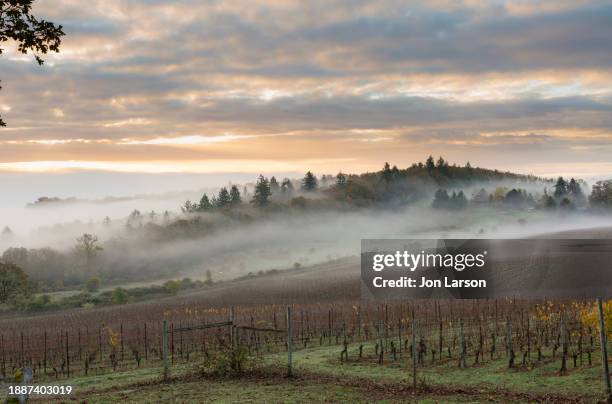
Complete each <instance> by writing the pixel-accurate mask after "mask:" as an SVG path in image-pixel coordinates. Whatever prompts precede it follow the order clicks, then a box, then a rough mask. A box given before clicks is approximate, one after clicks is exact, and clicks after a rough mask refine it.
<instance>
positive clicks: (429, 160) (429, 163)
mask: <svg viewBox="0 0 612 404" xmlns="http://www.w3.org/2000/svg"><path fill="white" fill-rule="evenodd" d="M435 167H436V166H435V165H434V158H433V156H432V155H430V156H429V157H427V161H426V162H425V168H427V170H429V171H431V170H433V169H434V168H435Z"/></svg>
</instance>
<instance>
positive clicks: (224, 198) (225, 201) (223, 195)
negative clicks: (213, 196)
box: [216, 187, 232, 208]
mask: <svg viewBox="0 0 612 404" xmlns="http://www.w3.org/2000/svg"><path fill="white" fill-rule="evenodd" d="M231 201H232V198H231V197H230V194H229V192H228V191H227V188H225V187H223V188H221V189H220V190H219V196H217V205H216V206H218V207H220V208H224V207H226V206H229V204H230V203H231Z"/></svg>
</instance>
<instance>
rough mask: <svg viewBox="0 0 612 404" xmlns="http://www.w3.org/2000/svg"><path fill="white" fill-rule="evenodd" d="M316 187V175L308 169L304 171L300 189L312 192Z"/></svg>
mask: <svg viewBox="0 0 612 404" xmlns="http://www.w3.org/2000/svg"><path fill="white" fill-rule="evenodd" d="M316 189H317V177H315V176H314V174H313V173H312V172H310V171H308V172H307V173H306V175H305V176H304V178H303V179H302V190H304V191H306V192H313V191H315V190H316Z"/></svg>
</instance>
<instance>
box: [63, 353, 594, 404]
mask: <svg viewBox="0 0 612 404" xmlns="http://www.w3.org/2000/svg"><path fill="white" fill-rule="evenodd" d="M357 347H358V344H352V345H351V346H350V347H349V361H348V362H346V363H343V362H340V360H339V356H340V350H341V348H340V347H339V346H322V347H318V346H317V347H312V348H308V349H303V350H299V351H297V352H295V353H294V356H293V358H294V369H295V374H296V377H295V378H292V379H287V378H285V377H284V376H283V375H282V371H279V369H284V366H285V365H286V353H277V354H270V355H266V356H264V357H263V359H262V360H261V361H258V362H257V363H258V367H259V373H256V374H254V375H253V374H251V375H247V376H244V377H239V378H231V377H228V378H215V377H205V378H201V377H200V376H194V375H195V374H196V372H195V369H196V368H195V367H194V364H193V363H192V364H189V365H175V366H173V367H172V368H171V376H172V378H171V380H170V381H169V382H162V379H161V369H160V368H159V367H149V368H141V369H136V370H131V371H126V372H118V373H111V374H106V375H95V376H87V377H85V376H81V377H75V378H72V379H69V380H62V381H61V382H59V383H61V384H70V385H72V386H73V387H74V389H75V392H76V395H75V396H74V397H73V399H77V400H86V401H87V402H90V403H98V402H100V403H104V402H109V403H110V402H117V401H125V402H147V403H149V402H202V401H205V402H212V401H214V402H225V403H232V402H275V403H276V402H282V403H296V402H355V403H362V402H373V401H377V402H406V401H410V402H422V403H436V402H445V403H446V402H450V403H453V402H454V403H463V402H488V401H498V402H507V401H509V400H510V401H512V402H530V401H535V400H536V399H538V398H541V397H544V396H545V395H548V394H554V395H556V396H557V399H559V397H560V398H561V399H563V398H564V397H566V398H567V399H570V398H580V399H582V400H583V401H586V402H594V401H597V400H598V399H600V398H601V397H602V390H601V387H602V381H601V365H600V363H599V362H595V361H594V363H593V365H592V366H583V367H578V368H576V369H573V364H572V362H571V360H570V361H569V362H568V367H569V372H568V374H567V375H564V376H559V375H558V374H557V370H558V366H559V360H558V359H555V360H551V361H549V362H543V363H540V364H538V365H537V366H535V367H533V368H532V369H516V370H510V369H507V362H506V359H505V358H500V359H496V360H493V361H488V360H486V361H485V363H483V364H479V365H473V358H472V357H469V358H468V361H467V364H468V367H467V368H466V369H460V368H459V367H458V366H457V361H456V359H452V360H445V361H442V362H439V363H438V362H436V363H435V364H433V365H432V364H430V363H429V362H430V360H431V359H430V358H428V361H427V362H428V364H427V365H425V366H423V367H419V368H418V373H417V375H418V376H417V378H418V380H419V384H420V386H421V389H423V388H425V390H420V391H418V392H416V393H415V392H414V391H412V390H411V389H410V387H409V386H410V384H411V371H412V366H411V363H412V362H411V360H410V359H409V357H408V356H406V357H405V358H402V359H400V360H398V361H390V358H386V359H385V363H384V364H383V365H379V364H378V363H377V360H376V358H375V357H374V355H373V353H374V346H373V344H371V343H367V344H364V351H363V352H364V356H363V358H361V359H358V354H357V352H358V351H357ZM547 356H549V355H547ZM595 357H596V355H593V358H594V359H595ZM423 382H424V383H425V385H426V387H423V385H422V383H423ZM388 389H390V391H387V390H388ZM498 393H499V394H498ZM504 394H506V395H505V396H504Z"/></svg>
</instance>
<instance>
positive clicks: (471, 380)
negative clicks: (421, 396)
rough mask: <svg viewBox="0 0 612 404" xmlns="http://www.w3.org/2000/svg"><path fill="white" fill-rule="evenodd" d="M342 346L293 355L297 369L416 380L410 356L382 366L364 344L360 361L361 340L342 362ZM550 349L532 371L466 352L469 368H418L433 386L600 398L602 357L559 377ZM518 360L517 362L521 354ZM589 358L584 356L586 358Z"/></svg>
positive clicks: (275, 358)
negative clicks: (478, 359) (479, 359)
mask: <svg viewBox="0 0 612 404" xmlns="http://www.w3.org/2000/svg"><path fill="white" fill-rule="evenodd" d="M340 351H341V348H340V347H339V346H332V347H327V346H324V347H314V348H309V349H305V350H301V351H298V352H295V353H294V354H293V358H294V362H295V366H296V369H297V371H298V372H299V371H300V370H302V371H309V372H316V373H321V374H327V375H338V376H344V377H362V378H368V379H373V380H377V381H380V382H391V381H392V382H398V383H409V382H411V380H412V360H411V359H410V357H409V355H407V354H404V355H403V357H402V358H401V359H400V360H398V361H391V360H390V359H391V358H389V357H387V358H386V359H385V364H384V365H379V364H378V363H377V359H376V358H374V357H373V354H374V345H373V344H371V343H368V344H364V351H363V352H364V357H363V358H362V359H361V360H359V359H358V344H352V345H351V346H349V361H348V362H346V363H343V362H340V360H339V358H340ZM550 356H551V354H550V353H547V355H546V358H545V360H544V361H542V362H541V363H537V362H536V361H535V355H533V356H532V362H533V363H534V364H535V366H534V367H533V369H525V368H523V369H518V368H519V366H518V365H517V369H508V362H507V359H505V358H499V359H494V360H493V361H489V360H488V359H486V358H485V362H484V363H481V364H478V365H473V362H474V358H473V357H472V356H468V358H467V360H466V362H467V365H468V367H467V368H466V369H460V368H459V367H458V361H457V359H456V358H454V359H450V360H446V359H445V360H444V361H442V362H439V361H436V363H434V364H433V365H432V364H430V362H431V358H427V360H426V362H427V363H426V365H425V366H418V367H417V378H418V379H419V380H424V381H425V383H426V384H427V385H431V386H457V387H458V386H464V387H474V388H476V387H484V388H489V389H495V388H503V389H507V390H511V391H515V392H520V393H536V394H546V393H551V392H554V393H559V394H568V395H583V396H590V397H599V396H600V395H601V389H602V383H603V382H602V377H601V362H600V361H599V360H598V359H599V358H598V355H597V353H595V354H594V355H593V365H592V366H586V365H585V366H583V367H578V368H576V369H573V363H572V361H571V359H570V358H568V363H567V366H568V370H569V371H568V373H567V374H566V375H563V376H559V375H558V372H557V371H558V369H559V366H560V359H558V358H557V359H551V358H550ZM285 361H286V355H285V354H275V355H272V356H270V357H268V358H266V362H267V363H269V364H274V363H276V364H280V363H285ZM517 362H519V360H518V358H517ZM585 362H586V359H585Z"/></svg>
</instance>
